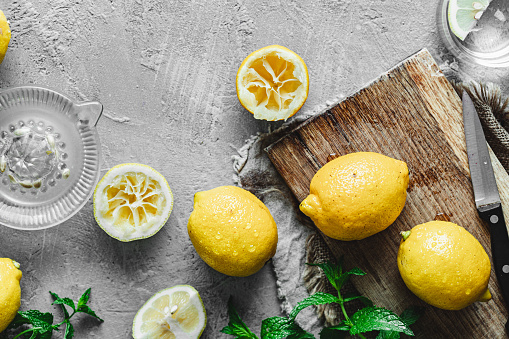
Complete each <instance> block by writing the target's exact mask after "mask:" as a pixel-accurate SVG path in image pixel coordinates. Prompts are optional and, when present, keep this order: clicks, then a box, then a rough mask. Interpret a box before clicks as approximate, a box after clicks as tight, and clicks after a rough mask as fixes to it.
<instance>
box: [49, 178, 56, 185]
mask: <svg viewBox="0 0 509 339" xmlns="http://www.w3.org/2000/svg"><path fill="white" fill-rule="evenodd" d="M56 183H57V182H56V181H55V179H51V180H50V181H48V185H50V186H55V184H56Z"/></svg>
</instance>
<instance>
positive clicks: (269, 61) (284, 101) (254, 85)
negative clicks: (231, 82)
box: [236, 45, 309, 121]
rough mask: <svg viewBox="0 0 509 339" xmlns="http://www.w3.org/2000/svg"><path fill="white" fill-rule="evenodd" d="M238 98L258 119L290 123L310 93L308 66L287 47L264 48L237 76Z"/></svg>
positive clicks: (253, 56) (244, 65) (250, 56)
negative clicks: (287, 121) (288, 120)
mask: <svg viewBox="0 0 509 339" xmlns="http://www.w3.org/2000/svg"><path fill="white" fill-rule="evenodd" d="M236 82H237V86H236V87H237V97H238V98H239V101H240V103H241V104H242V106H244V108H246V109H247V110H248V111H249V112H251V113H252V114H253V115H254V117H255V118H256V119H263V120H269V121H274V120H283V119H284V120H286V119H288V118H289V117H291V116H293V115H294V114H295V113H296V112H297V111H298V110H299V109H300V108H301V107H302V105H303V104H304V102H305V101H306V99H307V95H308V91H309V75H308V71H307V67H306V64H305V63H304V60H302V58H301V57H300V56H298V55H297V54H296V53H295V52H293V51H291V50H289V49H288V48H285V47H283V46H278V45H271V46H267V47H264V48H261V49H259V50H257V51H255V52H253V53H251V54H250V55H248V56H247V57H246V59H244V61H243V62H242V64H241V65H240V67H239V70H238V72H237V79H236Z"/></svg>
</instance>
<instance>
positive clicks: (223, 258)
mask: <svg viewBox="0 0 509 339" xmlns="http://www.w3.org/2000/svg"><path fill="white" fill-rule="evenodd" d="M187 230H188V233H189V237H190V238H191V242H192V243H193V245H194V248H195V249H196V252H197V253H198V255H199V256H200V257H201V258H202V259H203V260H204V261H205V262H206V263H207V264H208V265H209V266H210V267H212V268H213V269H215V270H217V271H219V272H221V273H224V274H227V275H230V276H237V277H245V276H248V275H251V274H253V273H256V272H257V271H258V270H260V269H261V268H262V267H263V265H264V264H265V262H267V261H268V260H269V259H270V258H272V257H273V256H274V254H275V253H276V247H277V242H278V235H277V227H276V223H275V221H274V219H273V218H272V215H271V214H270V212H269V209H268V208H267V206H265V204H264V203H263V202H261V201H260V200H259V199H258V198H257V197H256V196H255V195H253V194H252V193H250V192H248V191H246V190H244V189H242V188H239V187H235V186H221V187H217V188H214V189H212V190H209V191H205V192H198V193H196V194H195V196H194V210H193V212H192V213H191V216H190V217H189V221H188V223H187Z"/></svg>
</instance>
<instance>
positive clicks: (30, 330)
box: [12, 327, 42, 339]
mask: <svg viewBox="0 0 509 339" xmlns="http://www.w3.org/2000/svg"><path fill="white" fill-rule="evenodd" d="M36 330H37V331H38V330H42V327H32V328H29V329H28V330H24V331H23V332H21V333H19V334H18V335H17V336H15V337H14V338H12V339H16V338H19V336H20V335H23V334H25V333H28V332H33V331H36Z"/></svg>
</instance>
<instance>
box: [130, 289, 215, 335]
mask: <svg viewBox="0 0 509 339" xmlns="http://www.w3.org/2000/svg"><path fill="white" fill-rule="evenodd" d="M206 324H207V315H206V313H205V307H204V306H203V301H202V300H201V298H200V295H199V294H198V291H196V289H194V288H193V287H192V286H189V285H177V286H173V287H170V288H167V289H165V290H162V291H160V292H157V293H156V294H154V295H153V296H152V297H151V298H150V299H149V300H148V301H147V302H146V303H145V305H143V306H142V307H141V308H140V310H139V311H138V313H136V316H135V317H134V321H133V338H135V339H195V338H199V337H200V336H201V334H202V332H203V330H204V329H205V325H206Z"/></svg>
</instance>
